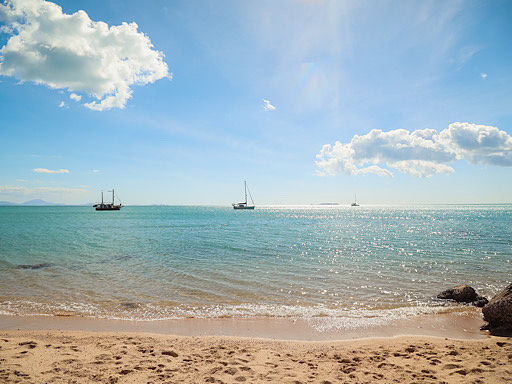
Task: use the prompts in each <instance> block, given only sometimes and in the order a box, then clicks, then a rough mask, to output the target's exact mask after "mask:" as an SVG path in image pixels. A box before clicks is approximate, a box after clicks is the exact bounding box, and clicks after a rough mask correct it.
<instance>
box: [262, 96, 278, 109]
mask: <svg viewBox="0 0 512 384" xmlns="http://www.w3.org/2000/svg"><path fill="white" fill-rule="evenodd" d="M263 109H264V110H265V111H273V110H275V109H276V107H275V106H274V105H272V103H270V100H266V99H263Z"/></svg>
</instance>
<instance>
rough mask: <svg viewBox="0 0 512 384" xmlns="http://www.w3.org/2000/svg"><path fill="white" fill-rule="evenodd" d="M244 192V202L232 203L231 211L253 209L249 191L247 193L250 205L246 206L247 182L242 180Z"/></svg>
mask: <svg viewBox="0 0 512 384" xmlns="http://www.w3.org/2000/svg"><path fill="white" fill-rule="evenodd" d="M244 190H245V201H244V202H243V203H233V204H232V205H233V209H254V200H253V199H252V195H251V191H249V196H250V198H251V202H252V205H247V191H248V188H247V182H246V181H245V180H244Z"/></svg>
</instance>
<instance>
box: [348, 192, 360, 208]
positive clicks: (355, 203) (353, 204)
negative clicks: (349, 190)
mask: <svg viewBox="0 0 512 384" xmlns="http://www.w3.org/2000/svg"><path fill="white" fill-rule="evenodd" d="M350 206H351V207H359V204H357V196H356V195H355V194H354V202H353V203H352V204H350Z"/></svg>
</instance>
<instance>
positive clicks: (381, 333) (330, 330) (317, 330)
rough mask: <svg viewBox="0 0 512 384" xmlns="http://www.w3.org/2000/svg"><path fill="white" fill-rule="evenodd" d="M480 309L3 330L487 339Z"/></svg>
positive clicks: (41, 319) (59, 323) (4, 323)
mask: <svg viewBox="0 0 512 384" xmlns="http://www.w3.org/2000/svg"><path fill="white" fill-rule="evenodd" d="M483 324H484V322H483V320H482V311H481V310H480V309H478V308H475V307H458V308H449V309H447V310H446V311H445V312H443V313H436V314H429V315H418V316H408V317H404V318H398V319H392V320H385V319H382V318H360V319H349V318H330V317H315V318H310V319H307V318H298V319H294V318H273V317H252V318H212V319H204V318H188V319H176V320H153V321H140V320H139V321H132V320H106V319H94V318H86V317H74V316H11V315H3V316H2V315H0V331H2V330H3V331H8V330H64V331H65V330H68V331H103V332H146V333H156V334H167V335H176V336H232V337H256V338H265V339H274V340H299V341H332V340H350V339H360V338H369V337H393V336H401V335H416V336H439V337H451V338H458V339H478V338H484V337H486V333H484V332H481V331H480V330H479V329H480V326H481V325H483Z"/></svg>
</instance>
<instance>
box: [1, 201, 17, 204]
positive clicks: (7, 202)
mask: <svg viewBox="0 0 512 384" xmlns="http://www.w3.org/2000/svg"><path fill="white" fill-rule="evenodd" d="M0 205H18V204H16V203H11V202H10V201H0Z"/></svg>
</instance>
